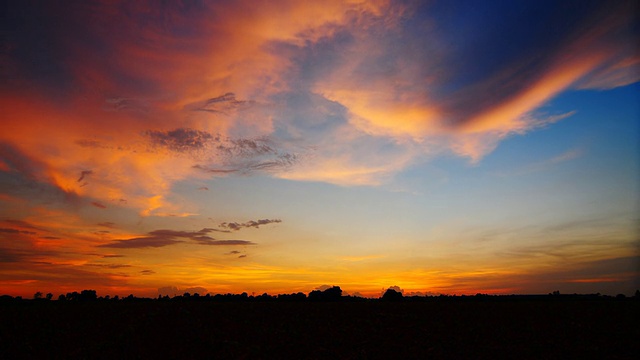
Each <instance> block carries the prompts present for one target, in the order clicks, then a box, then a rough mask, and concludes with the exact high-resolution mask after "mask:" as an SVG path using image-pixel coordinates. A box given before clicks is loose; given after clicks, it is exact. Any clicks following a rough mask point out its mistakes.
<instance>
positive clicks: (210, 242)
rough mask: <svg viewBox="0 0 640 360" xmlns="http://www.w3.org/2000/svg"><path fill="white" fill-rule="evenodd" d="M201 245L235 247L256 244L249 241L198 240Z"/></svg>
mask: <svg viewBox="0 0 640 360" xmlns="http://www.w3.org/2000/svg"><path fill="white" fill-rule="evenodd" d="M198 243H199V244H201V245H212V246H237V245H256V243H254V242H252V241H249V240H204V239H203V240H198Z"/></svg>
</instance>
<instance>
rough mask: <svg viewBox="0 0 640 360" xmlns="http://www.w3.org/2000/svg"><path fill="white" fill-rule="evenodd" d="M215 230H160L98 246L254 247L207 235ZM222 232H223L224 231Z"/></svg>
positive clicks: (131, 247) (128, 247)
mask: <svg viewBox="0 0 640 360" xmlns="http://www.w3.org/2000/svg"><path fill="white" fill-rule="evenodd" d="M216 231H218V230H217V229H211V228H203V229H201V230H198V231H183V230H169V229H160V230H153V231H150V232H149V233H147V235H146V236H141V237H135V238H131V239H117V240H113V241H111V242H109V243H106V244H102V245H98V247H103V248H116V249H139V248H149V247H150V248H159V247H165V246H169V245H176V244H180V243H184V242H185V240H191V241H192V242H193V243H196V244H199V245H207V246H244V245H256V244H255V243H254V242H252V241H249V240H238V239H224V240H221V239H215V238H212V237H210V236H208V235H207V234H209V233H211V232H216ZM222 232H225V231H224V230H223V231H222Z"/></svg>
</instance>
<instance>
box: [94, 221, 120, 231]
mask: <svg viewBox="0 0 640 360" xmlns="http://www.w3.org/2000/svg"><path fill="white" fill-rule="evenodd" d="M115 225H116V224H115V223H112V222H111V221H105V222H101V223H98V226H102V227H106V228H110V229H113V228H114V227H115Z"/></svg>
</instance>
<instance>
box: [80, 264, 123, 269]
mask: <svg viewBox="0 0 640 360" xmlns="http://www.w3.org/2000/svg"><path fill="white" fill-rule="evenodd" d="M85 266H93V267H101V268H106V269H120V268H128V267H131V265H125V264H85Z"/></svg>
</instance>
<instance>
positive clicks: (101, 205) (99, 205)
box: [91, 201, 107, 209]
mask: <svg viewBox="0 0 640 360" xmlns="http://www.w3.org/2000/svg"><path fill="white" fill-rule="evenodd" d="M91 205H93V206H95V207H97V208H100V209H106V208H107V206H106V205H104V204H102V203H99V202H97V201H92V202H91Z"/></svg>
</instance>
